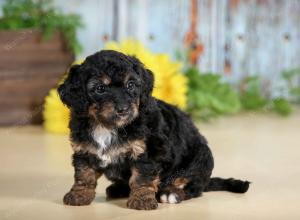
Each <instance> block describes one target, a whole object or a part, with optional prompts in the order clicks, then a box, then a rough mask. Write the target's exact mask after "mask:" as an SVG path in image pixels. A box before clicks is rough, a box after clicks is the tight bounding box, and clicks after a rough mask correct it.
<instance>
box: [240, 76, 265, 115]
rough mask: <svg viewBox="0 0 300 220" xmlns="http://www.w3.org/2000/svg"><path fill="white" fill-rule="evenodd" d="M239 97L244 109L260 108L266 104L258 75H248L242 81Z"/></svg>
mask: <svg viewBox="0 0 300 220" xmlns="http://www.w3.org/2000/svg"><path fill="white" fill-rule="evenodd" d="M240 99H241V104H242V106H243V108H244V109H245V110H260V109H262V108H264V107H265V106H266V105H267V103H268V101H267V99H266V98H264V97H263V95H262V91H261V83H260V78H259V77H258V76H249V77H247V78H246V79H245V80H244V81H243V82H242V85H241V94H240Z"/></svg>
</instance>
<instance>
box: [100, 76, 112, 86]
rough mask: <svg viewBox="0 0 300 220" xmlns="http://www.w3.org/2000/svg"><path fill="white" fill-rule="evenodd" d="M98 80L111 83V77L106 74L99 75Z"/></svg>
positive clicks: (107, 83) (106, 83)
mask: <svg viewBox="0 0 300 220" xmlns="http://www.w3.org/2000/svg"><path fill="white" fill-rule="evenodd" d="M100 80H101V81H102V82H103V84H105V85H109V84H110V83H111V79H110V78H109V77H108V76H107V75H101V76H100Z"/></svg>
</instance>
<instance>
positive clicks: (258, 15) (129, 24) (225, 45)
mask: <svg viewBox="0 0 300 220" xmlns="http://www.w3.org/2000/svg"><path fill="white" fill-rule="evenodd" d="M0 1H1V0H0ZM2 1H3V0H2ZM55 4H56V5H57V6H60V7H61V8H62V9H63V10H64V11H66V12H76V13H79V14H80V15H81V16H82V18H83V20H84V22H85V24H86V26H85V29H82V30H80V31H79V33H78V36H79V38H80V41H81V42H82V44H83V45H84V51H83V53H82V54H81V56H82V57H85V56H86V55H89V54H91V53H94V52H95V51H97V50H99V49H101V48H102V47H103V44H104V42H105V39H116V40H120V39H124V38H127V37H131V38H137V39H139V40H140V41H142V42H143V43H145V44H146V45H147V46H148V47H149V48H151V49H152V50H153V51H155V52H167V53H169V54H171V55H172V56H174V54H175V50H177V49H181V48H182V47H183V39H184V36H185V34H186V32H187V31H188V28H189V25H190V0H85V1H81V0H63V1H62V0H55ZM198 12H199V16H198V26H197V31H198V34H199V36H200V40H201V41H202V43H203V44H204V53H203V54H202V56H201V57H200V60H199V68H200V69H201V70H202V71H212V72H217V73H221V74H225V75H226V79H227V80H228V81H231V82H233V83H235V82H237V81H238V80H240V79H241V78H242V77H244V76H245V75H252V74H261V75H262V76H263V77H264V79H265V82H266V85H267V84H268V81H273V82H278V83H280V81H279V80H277V79H279V77H280V73H281V71H282V70H284V69H290V68H295V67H300V59H299V57H300V1H299V0H198ZM225 64H226V65H225ZM225 69H226V70H227V71H226V73H225ZM278 83H274V84H273V86H278Z"/></svg>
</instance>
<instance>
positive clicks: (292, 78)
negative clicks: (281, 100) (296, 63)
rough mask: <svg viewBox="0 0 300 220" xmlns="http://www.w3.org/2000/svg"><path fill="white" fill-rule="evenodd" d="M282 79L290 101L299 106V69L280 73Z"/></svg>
mask: <svg viewBox="0 0 300 220" xmlns="http://www.w3.org/2000/svg"><path fill="white" fill-rule="evenodd" d="M282 78H283V79H284V80H285V81H286V83H287V87H288V92H289V95H290V97H291V100H292V101H293V102H295V103H298V104H300V86H299V78H300V68H296V69H290V70H286V71H283V72H282Z"/></svg>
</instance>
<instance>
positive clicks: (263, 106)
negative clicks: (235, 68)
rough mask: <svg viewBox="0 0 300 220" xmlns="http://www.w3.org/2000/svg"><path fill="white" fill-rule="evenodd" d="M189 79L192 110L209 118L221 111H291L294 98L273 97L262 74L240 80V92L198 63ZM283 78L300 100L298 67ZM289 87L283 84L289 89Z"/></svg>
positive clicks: (196, 116) (287, 113)
mask: <svg viewBox="0 0 300 220" xmlns="http://www.w3.org/2000/svg"><path fill="white" fill-rule="evenodd" d="M185 73H186V76H187V77H188V79H189V91H188V111H189V112H190V113H191V115H192V116H193V117H195V118H200V119H204V120H207V119H209V118H211V117H216V116H219V115H224V114H230V113H236V112H239V111H240V110H241V109H244V110H247V111H262V110H264V111H267V112H270V111H273V112H275V113H277V114H279V115H282V116H288V115H290V114H291V112H292V110H293V108H292V102H291V101H290V99H288V98H285V97H284V96H283V94H281V95H279V96H278V97H277V98H270V97H269V96H268V95H267V94H266V92H265V91H263V88H262V85H261V78H260V77H259V76H249V77H247V78H245V79H244V80H243V81H242V82H241V84H240V88H241V89H240V92H239V93H237V92H235V90H234V87H233V86H232V85H230V84H228V83H224V82H222V76H221V75H216V74H212V73H205V74H200V73H199V70H198V69H197V68H195V67H190V68H188V69H187V71H186V72H185ZM282 75H283V78H284V79H285V80H286V81H287V82H288V85H289V86H288V91H289V95H290V97H291V98H292V100H296V101H297V102H298V103H299V102H300V88H299V86H298V87H297V83H298V82H297V80H296V79H298V78H297V77H299V75H300V71H299V70H298V69H297V70H296V69H294V70H290V71H285V72H283V74H282ZM285 89H286V88H282V90H285Z"/></svg>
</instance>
